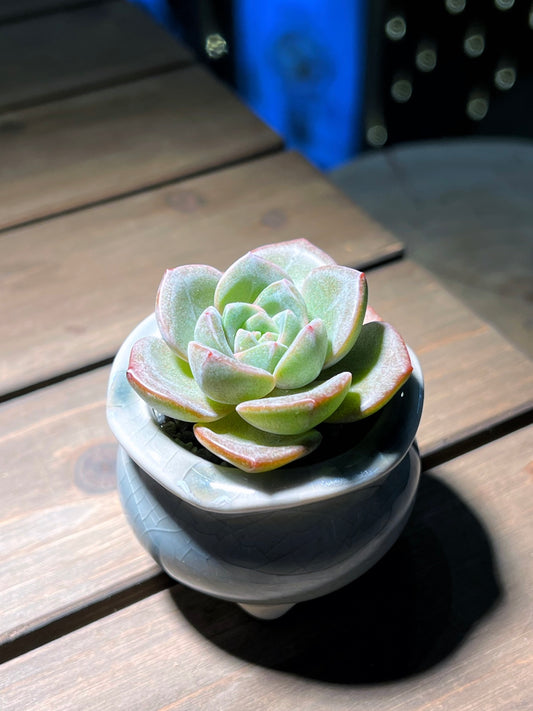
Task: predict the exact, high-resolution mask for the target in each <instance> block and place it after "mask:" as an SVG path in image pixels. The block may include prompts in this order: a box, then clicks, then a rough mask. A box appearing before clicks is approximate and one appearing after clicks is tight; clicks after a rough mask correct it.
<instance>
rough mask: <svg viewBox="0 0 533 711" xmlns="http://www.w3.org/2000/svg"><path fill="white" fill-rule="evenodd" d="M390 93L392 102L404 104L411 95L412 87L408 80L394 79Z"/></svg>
mask: <svg viewBox="0 0 533 711" xmlns="http://www.w3.org/2000/svg"><path fill="white" fill-rule="evenodd" d="M390 93H391V96H392V98H393V99H394V101H397V102H398V103H399V104H405V103H406V102H407V101H409V99H410V98H411V96H412V94H413V85H412V84H411V82H410V81H409V79H396V81H394V82H393V84H392V86H391V89H390Z"/></svg>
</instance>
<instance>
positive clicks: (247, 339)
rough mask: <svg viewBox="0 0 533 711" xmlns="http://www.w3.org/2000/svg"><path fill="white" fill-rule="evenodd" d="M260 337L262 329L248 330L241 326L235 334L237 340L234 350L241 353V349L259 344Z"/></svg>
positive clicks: (244, 349)
mask: <svg viewBox="0 0 533 711" xmlns="http://www.w3.org/2000/svg"><path fill="white" fill-rule="evenodd" d="M260 337H261V332H260V331H246V330H245V329H244V328H239V330H238V331H237V333H236V334H235V342H234V344H233V350H234V352H235V353H239V352H240V351H246V350H248V348H253V347H254V346H257V345H258V343H259V339H260Z"/></svg>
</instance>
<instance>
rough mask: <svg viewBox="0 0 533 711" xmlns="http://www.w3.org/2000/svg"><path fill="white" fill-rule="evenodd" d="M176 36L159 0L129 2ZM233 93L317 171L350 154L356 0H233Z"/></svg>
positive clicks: (356, 114)
mask: <svg viewBox="0 0 533 711" xmlns="http://www.w3.org/2000/svg"><path fill="white" fill-rule="evenodd" d="M132 1H133V2H135V3H137V4H140V5H143V6H144V7H145V8H146V9H147V10H148V11H149V12H150V13H151V14H152V15H153V16H154V18H155V19H156V20H158V21H159V22H161V23H162V24H163V25H165V26H167V27H168V28H169V29H170V30H171V31H173V32H178V33H179V27H177V26H176V23H175V21H174V19H173V16H172V11H171V9H170V8H169V6H168V4H167V2H166V0H132ZM233 11H234V42H233V45H234V46H232V47H231V46H230V52H233V54H234V58H235V66H236V77H235V79H236V84H237V90H238V92H239V94H240V96H241V98H242V99H243V100H244V101H245V102H246V103H247V104H248V106H249V107H250V108H251V109H252V110H253V111H254V112H255V113H256V114H257V115H258V116H260V117H261V118H262V119H263V121H265V122H266V123H268V124H269V125H270V126H271V127H272V128H274V129H275V130H276V131H277V132H278V133H279V134H280V135H281V136H282V137H283V138H284V140H285V143H286V145H287V146H288V147H290V148H296V149H297V150H299V151H301V152H302V153H303V154H304V155H305V156H306V157H307V158H308V159H309V160H310V161H311V162H313V163H314V164H315V165H317V166H318V167H319V168H321V169H328V168H333V167H334V166H336V165H339V164H340V163H343V162H345V161H347V160H349V159H350V158H352V157H353V156H354V155H356V154H357V152H358V150H359V148H360V146H359V140H360V137H359V136H360V130H359V128H360V125H361V113H362V104H363V88H364V71H365V67H364V58H365V56H366V2H364V0H268V2H258V0H234V10H233Z"/></svg>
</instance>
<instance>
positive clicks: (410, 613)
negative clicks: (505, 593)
mask: <svg viewBox="0 0 533 711" xmlns="http://www.w3.org/2000/svg"><path fill="white" fill-rule="evenodd" d="M172 596H173V599H174V602H175V604H176V605H177V607H178V608H179V609H180V611H181V613H182V614H183V615H184V616H185V617H186V619H187V620H188V621H189V622H190V623H191V624H192V625H193V626H194V627H195V628H196V629H197V630H198V631H199V632H200V633H201V634H203V635H204V636H205V637H206V638H208V639H209V640H210V641H211V642H213V644H216V645H217V646H218V647H220V648H221V649H223V650H225V651H227V652H229V653H230V654H233V655H235V656H237V657H239V658H242V659H244V660H246V661H248V662H251V663H254V664H259V665H263V666H266V667H268V668H272V669H276V670H279V671H284V672H288V673H291V674H296V675H300V676H303V677H306V678H311V679H318V680H322V681H326V682H332V683H339V684H368V683H380V682H389V681H393V680H397V679H401V678H404V677H408V676H411V675H414V674H417V673H420V672H423V671H424V670H426V669H429V668H431V667H432V666H434V665H437V664H438V663H439V662H441V661H443V660H444V659H445V658H446V657H447V656H448V655H450V654H451V653H452V652H454V650H456V649H457V648H458V647H459V646H460V645H461V643H462V641H463V640H464V639H465V638H466V637H467V635H468V634H469V632H471V631H472V629H473V628H474V627H475V626H476V624H477V623H478V622H479V621H480V620H481V619H482V618H483V617H484V616H485V615H487V613H488V612H489V611H490V610H491V609H492V608H493V607H494V606H495V605H496V604H497V603H498V601H499V600H500V599H501V596H502V586H501V583H500V581H499V578H498V573H497V568H496V563H495V560H494V556H493V551H492V545H491V542H490V539H489V536H488V533H487V531H486V530H485V528H484V526H483V525H482V523H481V522H480V521H479V520H478V519H477V517H476V515H475V513H474V512H473V511H472V510H471V509H470V508H468V507H467V506H466V504H465V503H464V502H463V501H462V500H461V499H460V498H459V497H458V495H457V494H456V493H455V492H454V491H453V490H452V489H451V488H449V487H448V486H446V485H445V484H443V483H442V482H441V481H439V480H438V479H437V478H435V477H432V476H431V475H430V474H429V475H428V474H426V475H424V476H423V477H422V482H421V485H420V490H419V495H418V499H417V502H416V505H415V509H414V511H413V514H412V516H411V519H410V521H409V523H408V525H407V527H406V529H405V531H404V533H403V534H402V536H401V537H400V539H399V541H398V542H397V543H396V545H395V546H394V547H393V548H392V549H391V551H390V552H389V553H388V554H387V555H386V556H385V557H384V558H383V559H382V560H381V561H380V562H379V563H378V564H377V565H376V566H374V568H372V569H371V570H370V571H369V572H368V573H366V574H365V575H364V576H362V577H361V578H360V579H359V580H356V581H355V582H353V583H351V584H350V585H348V586H346V587H344V588H343V589H341V590H339V591H337V592H335V593H332V594H331V595H328V596H325V597H323V598H320V599H317V600H314V601H310V602H307V603H301V604H299V605H297V606H296V607H295V608H293V609H292V610H291V611H290V612H288V613H287V614H286V615H285V616H284V617H282V618H280V619H279V620H275V621H270V622H262V621H259V620H256V619H253V618H251V617H248V615H246V613H244V612H242V611H241V610H240V609H239V608H238V607H237V606H236V605H233V604H231V603H227V602H223V601H221V600H216V599H214V598H209V597H207V596H205V595H201V594H200V593H195V592H192V591H190V590H188V589H186V588H184V587H182V586H181V585H178V586H176V587H174V588H173V590H172Z"/></svg>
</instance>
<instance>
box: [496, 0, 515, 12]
mask: <svg viewBox="0 0 533 711" xmlns="http://www.w3.org/2000/svg"><path fill="white" fill-rule="evenodd" d="M494 4H495V5H496V7H497V8H498V10H510V9H511V8H512V7H513V5H514V0H494Z"/></svg>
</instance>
